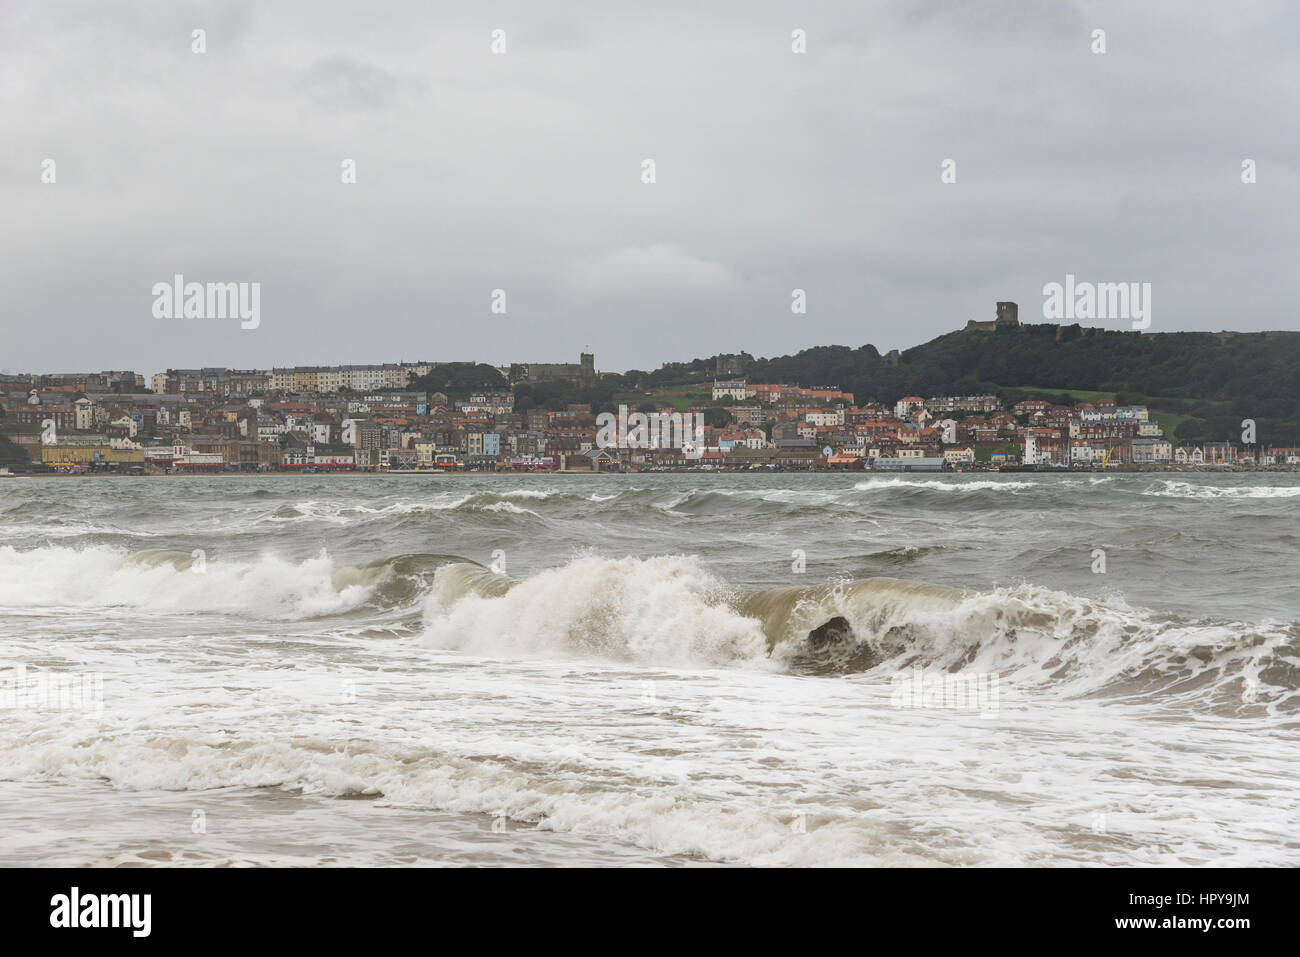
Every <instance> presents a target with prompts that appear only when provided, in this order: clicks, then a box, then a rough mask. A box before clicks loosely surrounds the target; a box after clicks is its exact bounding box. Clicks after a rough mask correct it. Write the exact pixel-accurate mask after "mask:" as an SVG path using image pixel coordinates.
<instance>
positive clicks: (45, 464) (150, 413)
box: [0, 353, 1300, 475]
mask: <svg viewBox="0 0 1300 957" xmlns="http://www.w3.org/2000/svg"><path fill="white" fill-rule="evenodd" d="M714 361H715V362H716V369H715V370H714V371H715V375H714V376H713V378H712V381H711V385H710V384H709V383H704V384H703V385H701V386H696V387H691V388H677V389H658V390H655V389H651V390H647V391H637V392H635V393H632V392H629V393H628V394H625V395H616V396H615V399H616V400H617V406H618V408H617V410H615V409H614V408H612V407H611V408H608V409H603V410H602V409H598V408H596V407H595V406H594V404H593V403H577V404H574V403H569V404H564V405H562V406H561V407H558V408H550V407H538V406H537V405H536V403H535V402H532V401H531V400H530V402H529V403H528V407H522V406H523V404H522V403H521V404H517V403H516V399H517V396H518V395H519V394H520V393H521V391H522V390H521V386H528V387H530V388H531V389H534V390H535V389H536V388H538V387H541V386H545V385H546V384H548V383H550V384H554V383H559V382H563V383H570V384H572V383H579V384H592V383H598V382H599V381H600V379H601V377H602V375H604V374H603V373H600V372H598V371H597V369H596V366H595V357H594V355H592V354H591V353H583V354H581V355H580V356H579V361H578V362H577V363H516V364H512V365H510V366H507V367H495V366H491V367H484V366H479V367H477V368H488V369H491V370H495V371H494V373H492V376H493V377H497V376H499V383H498V382H493V383H492V384H491V387H488V388H483V387H480V388H478V389H476V390H473V391H469V392H468V393H467V394H465V395H464V396H463V397H453V396H449V395H448V394H447V393H446V392H442V391H429V390H423V389H419V388H415V387H413V383H417V382H418V381H419V380H421V379H422V378H425V377H428V376H429V375H430V373H432V372H436V370H438V368H439V367H440V366H445V365H450V364H449V363H437V362H394V363H384V364H378V365H335V366H296V367H283V368H272V369H269V370H237V369H225V368H198V369H167V370H166V371H164V372H159V373H157V374H155V375H152V376H150V377H149V378H148V379H146V378H145V377H144V376H143V375H140V374H137V373H135V372H130V371H104V372H97V373H72V374H12V373H4V374H0V453H3V458H0V467H3V473H4V474H90V473H95V474H102V473H116V474H134V475H143V474H150V475H166V474H194V473H232V472H236V473H237V472H252V473H266V472H299V473H336V472H394V473H398V472H422V471H424V472H427V471H436V472H565V473H581V472H620V471H623V472H633V471H667V470H674V471H675V470H700V471H726V472H736V471H745V472H749V471H760V470H771V471H778V470H779V471H826V470H831V471H859V470H863V471H932V472H937V471H983V470H1003V471H1006V470H1014V471H1028V470H1052V469H1085V470H1103V469H1119V470H1142V469H1240V468H1281V469H1288V468H1294V467H1296V466H1300V448H1291V447H1274V446H1268V445H1254V444H1250V443H1238V442H1233V441H1229V440H1227V439H1225V440H1224V441H1220V442H1204V443H1199V444H1195V445H1178V444H1176V443H1175V442H1174V441H1173V440H1172V439H1171V438H1170V436H1168V435H1166V434H1165V432H1164V429H1163V428H1162V426H1161V424H1160V422H1159V421H1158V420H1157V419H1156V418H1155V417H1153V416H1152V415H1151V414H1150V413H1149V412H1148V410H1147V408H1146V407H1145V406H1141V405H1117V404H1116V402H1115V401H1114V400H1113V399H1108V398H1097V399H1096V400H1095V401H1078V402H1073V403H1071V404H1061V403H1057V402H1053V401H1049V400H1048V399H1047V398H1030V399H1023V400H1021V401H1018V402H1015V403H1014V404H1010V405H1005V404H1004V402H1003V401H1002V400H1001V399H1000V398H999V397H998V396H996V395H941V396H928V397H924V396H918V395H908V396H903V397H901V398H899V399H898V400H897V401H895V402H893V403H890V404H885V403H882V402H876V401H867V400H864V399H862V398H861V397H857V396H854V395H853V394H851V393H848V392H844V391H841V390H840V389H839V388H838V387H835V386H830V385H825V384H807V385H805V384H792V383H774V382H756V381H752V380H751V379H749V378H748V377H747V376H746V375H745V374H744V368H743V361H741V358H740V357H737V356H718V357H716V359H715V360H714ZM464 365H472V364H464ZM530 395H531V393H530ZM551 404H552V405H554V404H555V403H551ZM602 421H603V422H606V423H608V422H612V421H617V422H618V423H619V427H620V429H622V430H624V432H621V433H619V434H616V435H614V437H613V438H612V439H611V438H610V437H609V436H610V433H609V431H608V430H607V429H605V430H603V429H602V428H601V423H602ZM628 423H633V428H632V430H631V434H630V435H628V434H625V432H626V430H627V427H628ZM638 423H639V424H640V425H641V426H642V427H641V428H640V429H639V432H638V429H637V427H636V424H638ZM692 423H698V426H697V427H696V428H694V429H692V428H691V425H692ZM646 424H649V425H651V426H654V425H659V426H662V428H658V429H656V428H644V427H643V426H644V425H646ZM683 424H685V426H686V428H685V430H684V433H683V431H682V428H681V427H682V425H683ZM678 434H685V435H686V436H687V437H688V438H689V441H676V440H674V436H675V435H678ZM638 436H639V437H638Z"/></svg>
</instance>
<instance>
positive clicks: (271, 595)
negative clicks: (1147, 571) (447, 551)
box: [0, 545, 1300, 714]
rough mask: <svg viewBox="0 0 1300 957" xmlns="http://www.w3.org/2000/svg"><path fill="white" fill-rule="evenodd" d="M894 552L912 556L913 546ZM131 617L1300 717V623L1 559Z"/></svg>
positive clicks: (899, 599)
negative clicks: (401, 621) (935, 680)
mask: <svg viewBox="0 0 1300 957" xmlns="http://www.w3.org/2000/svg"><path fill="white" fill-rule="evenodd" d="M884 557H887V558H889V559H890V560H892V561H894V562H897V563H899V564H904V563H906V562H907V561H909V560H910V555H909V554H908V553H907V552H906V550H904V551H902V552H900V553H897V554H895V553H886V555H885V556H884ZM63 609H81V610H91V609H95V610H101V609H103V610H107V609H123V610H126V611H128V612H130V613H132V614H140V615H144V614H150V615H154V614H188V615H202V614H218V615H222V614H230V615H240V616H243V617H245V618H251V619H258V620H272V621H277V620H278V621H285V620H295V619H309V618H320V617H328V616H339V615H346V616H350V617H351V618H356V617H361V618H363V619H366V620H368V619H369V618H370V617H374V618H379V617H382V616H384V615H391V614H392V613H394V612H395V611H397V612H401V613H402V614H404V615H406V616H408V618H409V620H410V627H411V628H414V629H416V630H417V632H418V634H419V636H420V639H421V640H422V641H423V642H424V643H425V644H427V645H429V646H431V647H436V648H441V649H452V650H457V651H461V652H465V653H468V654H472V655H478V656H483V657H504V658H513V657H574V658H588V659H592V658H594V659H601V660H607V661H616V662H626V663H630V664H636V665H646V666H663V667H669V666H685V667H694V668H729V667H739V668H749V669H758V670H764V671H772V670H781V671H789V672H794V673H798V674H807V675H845V674H859V673H865V674H868V675H871V674H874V675H883V674H889V673H896V672H897V671H899V670H900V669H908V668H923V669H929V670H935V671H942V672H947V673H960V672H966V673H978V674H997V675H999V676H1001V677H1002V678H1004V679H1006V680H1009V681H1011V682H1012V683H1013V684H1014V685H1015V686H1017V687H1019V688H1022V689H1033V690H1034V691H1035V693H1038V694H1042V695H1059V696H1065V697H1107V698H1124V699H1140V700H1143V701H1146V702H1155V703H1177V704H1185V705H1193V706H1195V707H1197V708H1209V709H1212V710H1214V711H1215V712H1216V713H1232V714H1255V713H1264V712H1269V713H1278V712H1287V713H1290V712H1292V711H1295V710H1297V707H1298V706H1300V697H1298V695H1297V690H1298V689H1300V625H1298V624H1297V623H1294V622H1283V621H1263V622H1255V623H1251V622H1244V621H1231V620H1210V619H1198V620H1192V619H1184V618H1179V617H1176V616H1172V615H1160V614H1157V613H1154V612H1151V611H1149V610H1146V609H1142V608H1135V607H1131V606H1129V605H1127V604H1126V603H1125V602H1124V601H1123V600H1122V599H1118V598H1107V599H1104V600H1103V599H1094V598H1084V597H1080V596H1077V595H1072V594H1069V593H1067V592H1062V591H1055V590H1052V589H1048V588H1044V587H1040V586H1034V585H1017V586H1011V587H1000V588H994V589H991V590H988V591H962V590H958V589H954V588H949V587H946V586H942V585H936V584H930V583H926V582H918V581H905V580H902V579H898V578H887V577H879V578H867V579H860V580H846V581H842V582H834V583H829V584H822V585H810V586H803V587H793V588H769V589H761V590H749V591H743V590H736V589H734V588H732V587H730V586H728V585H727V584H726V583H725V582H723V581H720V580H718V579H717V578H716V577H714V576H713V575H711V574H710V573H709V572H708V571H707V570H706V569H705V568H704V567H703V566H702V564H701V563H700V561H699V560H698V559H696V558H693V557H689V556H671V555H670V556H659V557H654V558H646V559H640V558H604V557H597V556H593V555H588V556H583V557H579V558H577V559H574V560H573V561H571V562H569V563H567V564H565V565H562V566H560V567H556V568H552V569H548V570H546V571H542V572H539V573H536V574H533V575H531V576H529V577H527V578H524V579H522V580H515V579H512V578H509V577H507V576H505V575H503V574H498V573H496V572H494V571H493V570H491V569H489V568H486V567H484V566H482V565H478V564H475V563H473V562H470V561H467V560H466V559H463V558H460V557H458V556H455V555H441V554H406V555H397V556H392V557H389V558H384V559H380V560H377V561H373V562H369V563H364V564H345V563H340V562H337V561H336V560H335V559H334V558H332V557H331V556H330V555H329V554H328V553H327V552H325V551H324V550H322V551H321V552H320V553H319V554H317V555H316V556H314V557H310V558H306V559H303V560H301V561H290V560H287V559H284V558H280V557H277V556H275V555H269V554H264V555H261V556H259V557H257V558H253V559H249V560H230V561H225V560H221V559H220V557H219V556H204V555H202V553H199V552H194V553H185V552H180V551H169V550H162V549H151V550H146V551H136V552H130V551H126V550H124V549H122V548H118V547H112V546H92V547H86V548H81V549H76V548H69V547H66V546H61V545H49V546H45V547H41V548H36V549H30V550H25V551H20V550H17V549H15V548H13V547H10V546H4V547H0V613H4V612H9V613H26V614H38V615H39V614H42V613H43V612H47V611H48V612H54V611H58V610H63Z"/></svg>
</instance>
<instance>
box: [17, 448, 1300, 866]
mask: <svg viewBox="0 0 1300 957" xmlns="http://www.w3.org/2000/svg"><path fill="white" fill-rule="evenodd" d="M1298 507H1300V476H1292V475H1285V474H1265V473H1261V474H1231V475H1209V474H1169V475H1159V474H1141V475H1123V476H1118V475H1117V476H1104V475H1041V474H1015V475H996V474H994V475H944V476H937V475H905V476H897V475H894V476H873V475H804V476H801V475H765V476H749V475H716V476H710V475H684V474H680V475H648V476H647V475H625V476H506V475H502V476H489V475H484V476H439V475H413V476H377V477H374V476H372V477H365V476H349V477H338V476H294V477H248V478H245V477H194V478H179V477H178V478H163V479H149V478H140V479H131V478H112V479H109V478H80V479H63V480H41V479H5V480H0V668H4V669H5V670H4V671H0V690H2V691H3V692H4V693H5V694H6V695H7V697H6V699H5V701H4V707H2V708H0V832H3V833H4V834H6V839H5V841H4V842H3V844H2V845H0V863H50V864H127V865H148V864H158V863H166V864H195V865H211V864H258V863H267V864H281V863H313V864H314V863H323V864H475V863H478V864H561V865H562V864H594V863H595V864H598V863H608V864H631V865H647V864H649V865H664V866H683V865H696V864H705V863H739V864H757V865H780V864H793V865H817V864H877V865H994V864H1013V865H1017V864H1027V865H1035V864H1068V865H1076V864H1078V865H1106V864H1138V865H1144V864H1146V865H1173V864H1206V865H1229V864H1232V865H1240V864H1247V865H1258V864H1262V865H1295V864H1297V863H1300V838H1297V836H1296V835H1297V834H1300V783H1298V782H1297V776H1296V773H1295V771H1296V754H1297V750H1296V746H1297V739H1298V737H1300V735H1298V733H1297V732H1298V731H1300V720H1298V719H1297V712H1298V711H1300V696H1298V695H1297V689H1298V688H1300V591H1298V590H1297V588H1296V584H1295V576H1296V572H1297V570H1300V525H1298V524H1297V522H1296V514H1297V508H1298Z"/></svg>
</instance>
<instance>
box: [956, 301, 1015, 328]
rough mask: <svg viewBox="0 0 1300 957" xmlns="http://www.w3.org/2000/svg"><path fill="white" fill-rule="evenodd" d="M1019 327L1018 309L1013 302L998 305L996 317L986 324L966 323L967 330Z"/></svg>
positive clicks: (973, 321) (972, 320) (972, 321)
mask: <svg viewBox="0 0 1300 957" xmlns="http://www.w3.org/2000/svg"><path fill="white" fill-rule="evenodd" d="M1019 325H1020V307H1019V306H1017V305H1016V304H1015V303H1014V302H1000V303H998V317H997V318H996V319H992V320H989V321H988V322H976V321H975V320H974V319H971V320H970V321H968V322H967V323H966V328H967V329H987V330H989V331H990V332H992V331H993V330H994V329H1014V328H1016V327H1018V326H1019Z"/></svg>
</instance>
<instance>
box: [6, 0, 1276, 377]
mask: <svg viewBox="0 0 1300 957" xmlns="http://www.w3.org/2000/svg"><path fill="white" fill-rule="evenodd" d="M197 28H202V29H204V30H205V31H206V45H207V52H206V53H203V54H196V53H194V52H192V51H191V45H192V39H191V33H192V31H193V30H194V29H197ZM796 29H801V30H804V31H806V36H807V52H806V53H803V54H798V53H794V52H792V49H791V46H792V39H791V34H792V31H794V30H796ZM1096 29H1104V30H1105V41H1106V50H1107V52H1106V53H1105V54H1103V55H1099V54H1096V53H1093V52H1092V46H1093V43H1094V41H1093V38H1092V33H1093V31H1094V30H1096ZM494 30H503V31H504V33H505V43H506V52H505V53H504V54H500V55H498V54H494V53H493V52H492V49H491V45H492V39H493V38H492V33H493V31H494ZM1298 49H1300V8H1297V6H1296V5H1295V3H1294V2H1287V0H1279V2H1276V3H1273V2H1258V3H1256V2H1249V0H1247V2H1243V3H1233V4H1224V3H1212V2H1187V0H1171V2H1141V3H1134V2H1132V0H1122V2H1114V3H1111V2H1086V3H1073V4H1072V3H1059V2H1046V0H1044V2H1029V0H1020V2H1010V0H1007V2H998V0H980V2H977V3H967V2H957V0H947V2H926V0H908V2H900V3H877V2H870V3H867V2H863V0H854V2H824V3H808V2H802V3H780V2H768V0H745V2H736V3H724V2H714V3H705V2H700V0H692V2H681V3H678V2H669V0H657V2H653V3H620V2H613V0H601V2H596V0H591V2H575V0H570V2H565V3H558V2H555V3H543V2H539V0H523V2H517V3H491V2H480V0H475V2H458V3H450V2H448V3H439V2H428V0H423V2H409V3H406V2H375V0H367V2H364V3H362V2H356V0H313V2H310V3H307V2H303V3H257V4H254V3H241V2H211V3H203V2H191V3H187V2H177V0H157V2H149V3H145V2H105V0H83V2H64V0H38V2H26V0H2V2H0V263H2V265H0V368H3V369H8V370H11V371H38V372H53V371H97V370H100V369H109V368H112V369H122V368H125V369H133V370H135V371H137V372H141V373H143V374H146V375H148V374H151V373H153V372H157V371H160V370H162V369H164V368H167V367H169V366H173V367H185V366H198V365H216V366H227V365H228V366H233V367H237V368H265V367H270V366H272V365H292V364H326V363H364V362H380V361H395V360H398V359H407V360H412V359H431V360H451V359H472V360H476V361H480V362H491V363H494V364H502V363H507V362H511V361H516V362H518V361H527V360H534V361H576V360H577V354H578V352H579V351H580V350H584V349H590V350H592V351H594V352H595V354H596V364H597V367H598V368H601V369H605V370H617V371H622V370H624V369H627V368H654V367H656V366H658V365H659V364H661V363H662V362H664V361H668V360H676V359H689V358H693V357H696V356H706V355H712V354H714V353H717V352H734V351H740V350H742V349H743V350H746V351H748V352H751V353H753V354H755V355H777V354H783V353H788V352H794V351H797V350H799V349H802V348H806V347H809V346H813V345H826V344H832V343H835V344H843V345H849V346H855V347H856V346H860V345H862V344H864V343H867V342H870V343H873V344H875V345H876V346H877V347H878V348H880V349H881V350H882V351H884V350H887V349H890V348H896V347H903V348H905V347H907V346H911V345H915V344H917V343H919V342H922V341H925V340H927V339H929V338H932V337H933V336H935V335H938V334H940V333H943V332H946V331H949V330H951V329H953V328H956V327H959V326H961V325H963V324H964V323H965V322H966V320H968V319H992V318H993V317H994V303H995V301H996V300H999V299H1012V300H1016V301H1018V302H1019V303H1020V304H1021V318H1022V320H1025V319H1028V320H1030V321H1042V304H1043V293H1042V287H1043V285H1044V284H1045V283H1048V282H1053V281H1057V282H1061V281H1063V280H1064V277H1065V274H1066V273H1067V272H1068V273H1073V274H1075V275H1076V276H1078V277H1079V278H1080V279H1087V280H1092V281H1098V282H1120V281H1132V282H1150V283H1151V284H1152V324H1151V328H1150V331H1151V332H1159V331H1171V330H1179V329H1212V330H1217V329H1224V328H1226V329H1241V330H1256V329H1278V328H1282V329H1296V328H1300V322H1297V320H1296V318H1295V315H1294V308H1295V303H1296V301H1297V299H1298V298H1300V296H1298V295H1297V294H1298V293H1300V267H1298V264H1300V240H1298V239H1297V232H1298V230H1300V215H1297V214H1298V213H1300V186H1298V185H1297V184H1298V179H1297V177H1298V175H1300V149H1298V142H1300V124H1297V117H1300V56H1298V55H1297V50H1298ZM349 158H350V159H353V160H355V161H356V170H357V182H356V183H355V184H344V183H343V182H341V179H342V177H341V163H342V162H343V160H344V159H349ZM46 159H53V160H54V161H55V164H56V166H55V175H56V182H55V183H53V184H44V183H42V182H41V175H42V163H43V161H44V160H46ZM646 159H652V160H654V162H655V174H656V182H655V183H654V184H652V185H648V184H646V183H643V182H642V163H643V161H644V160H646ZM945 159H953V160H955V161H956V180H957V181H956V182H955V183H951V184H947V183H943V182H941V176H940V174H941V172H942V170H941V164H942V162H943V161H944V160H945ZM1245 159H1253V160H1254V161H1255V162H1256V164H1257V179H1258V181H1257V182H1256V183H1254V184H1252V185H1246V184H1243V183H1242V172H1241V170H1242V162H1243V160H1245ZM176 273H181V274H183V275H184V276H185V278H186V280H187V281H198V282H259V283H261V322H260V326H259V327H258V328H257V329H247V330H245V329H241V328H240V324H239V322H238V321H232V320H220V319H191V320H184V319H158V318H155V317H154V315H153V312H152V306H153V295H152V293H151V288H152V286H153V284H154V283H157V282H165V281H170V280H171V278H172V276H173V275H174V274H176ZM796 288H799V289H803V290H805V291H806V294H807V314H806V315H794V314H792V313H791V310H790V303H791V290H793V289H796ZM494 289H504V290H505V292H506V310H507V311H506V313H505V314H504V315H499V314H493V313H492V312H491V311H490V305H491V301H492V299H491V297H492V291H493V290H494ZM1095 324H1105V323H1095ZM1111 324H1112V325H1114V326H1115V328H1125V327H1127V326H1128V325H1129V324H1128V323H1125V322H1114V323H1111Z"/></svg>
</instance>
